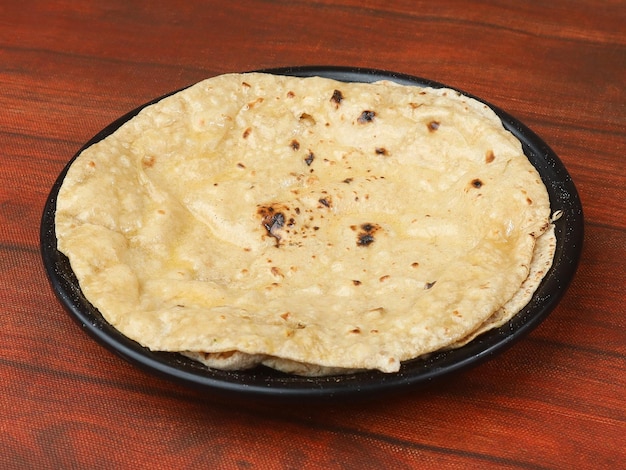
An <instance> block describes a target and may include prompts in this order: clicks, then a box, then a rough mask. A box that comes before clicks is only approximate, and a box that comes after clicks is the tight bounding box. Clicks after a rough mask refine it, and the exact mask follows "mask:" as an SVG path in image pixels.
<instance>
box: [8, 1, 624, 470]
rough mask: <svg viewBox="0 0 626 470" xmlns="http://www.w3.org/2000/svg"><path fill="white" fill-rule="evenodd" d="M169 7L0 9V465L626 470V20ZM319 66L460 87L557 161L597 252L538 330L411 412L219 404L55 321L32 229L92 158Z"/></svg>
mask: <svg viewBox="0 0 626 470" xmlns="http://www.w3.org/2000/svg"><path fill="white" fill-rule="evenodd" d="M174 3H175V2H164V1H161V2H158V1H156V2H126V1H122V0H111V1H107V2H95V1H93V2H78V1H71V0H65V1H61V0H52V1H46V2H42V1H30V0H22V1H20V2H3V4H2V5H0V87H1V88H0V90H1V91H0V149H1V154H0V156H1V158H2V165H1V166H0V181H1V182H2V185H1V186H0V227H1V229H0V236H1V237H0V266H1V269H0V305H1V311H0V338H1V342H0V383H2V392H0V468H7V469H13V468H55V469H56V468H167V469H169V468H241V469H249V468H293V469H296V468H355V469H369V468H563V469H571V468H618V467H620V466H622V468H623V466H624V465H625V464H624V462H625V458H626V450H625V449H626V445H625V444H626V308H625V307H624V305H625V304H626V293H625V292H626V290H625V285H626V264H625V263H626V189H625V188H626V170H625V169H624V163H625V160H624V157H625V155H626V92H625V87H626V26H625V25H626V4H624V2H623V1H621V0H612V1H610V0H607V1H604V2H593V1H591V0H586V1H583V0H581V1H578V2H567V1H564V0H557V1H553V2H539V1H534V2H506V1H503V0H501V1H497V0H494V1H490V2H484V3H486V4H481V5H472V4H470V3H469V2H465V1H451V2H432V1H408V0H407V1H379V2H375V1H363V2H358V1H356V0H339V1H335V2H330V1H322V0H320V1H309V2H304V1H295V2H280V1H240V2H217V1H208V2H207V1H205V2H201V1H186V2H177V3H178V4H179V5H178V6H177V7H176V8H174V6H173V5H174ZM307 64H309V65H312V64H315V65H318V64H323V65H327V64H333V65H349V66H361V67H370V68H378V69H386V70H394V71H398V72H402V73H406V74H412V75H416V76H420V77H427V78H430V79H432V80H436V81H439V82H443V83H446V84H448V85H450V86H454V87H458V88H460V89H463V90H465V91H467V92H469V93H472V94H474V95H477V96H480V97H482V98H484V99H486V100H488V101H490V102H491V103H493V104H495V105H497V106H499V107H501V108H503V109H504V110H506V111H508V112H509V113H511V114H512V115H513V116H515V117H517V118H518V119H520V120H521V121H523V122H524V123H526V124H527V125H528V126H529V127H530V128H531V129H533V130H534V131H535V132H537V133H538V134H539V135H540V136H542V137H543V138H544V140H545V141H546V142H547V143H548V144H549V145H550V146H551V147H552V148H553V149H554V150H555V152H556V153H557V154H558V155H559V156H560V158H561V160H562V161H563V163H564V164H565V165H566V167H567V168H568V170H569V172H570V173H571V176H572V178H573V180H574V181H575V183H576V185H577V187H578V190H579V192H580V196H581V200H582V202H583V206H584V210H585V218H586V239H585V246H584V249H583V253H582V258H581V261H580V265H579V269H578V273H577V276H576V278H575V279H574V281H573V283H572V285H571V287H570V289H569V290H568V292H567V294H566V295H565V297H564V298H563V300H562V302H561V303H560V304H559V306H558V307H557V308H556V309H555V310H554V311H553V313H552V314H551V315H550V316H549V317H548V319H547V320H546V321H545V322H544V323H542V324H541V325H540V327H539V328H537V329H536V330H534V331H533V332H532V333H531V334H530V335H529V336H528V337H526V338H525V339H523V340H522V341H521V342H519V343H518V344H516V345H515V346H514V347H512V348H511V349H509V350H507V351H506V352H505V353H503V354H501V355H499V356H498V357H496V358H494V359H493V360H491V361H489V362H487V363H485V364H482V365H480V366H478V367H476V368H473V369H471V370H468V371H465V372H462V373H460V374H458V375H456V376H454V377H450V378H448V379H446V380H443V381H440V382H437V383H435V384H433V385H432V386H431V387H427V388H425V389H419V390H415V391H413V392H412V393H405V394H402V395H400V396H390V397H387V396H384V397H380V398H374V399H371V400H366V401H361V400H355V401H353V402H345V401H342V402H330V403H324V404H320V403H311V402H307V401H304V400H301V401H298V402H296V403H289V404H287V403H285V404H268V403H265V402H259V401H255V400H248V401H243V402H236V403H235V402H233V403H229V402H228V401H227V400H226V401H225V400H223V399H217V398H216V397H214V396H212V395H211V394H210V393H203V392H199V391H194V390H190V389H187V388H185V387H182V386H179V385H177V384H174V383H171V382H169V381H166V380H162V379H160V378H157V377H154V376H152V375H149V374H146V373H144V372H142V371H140V370H138V369H137V368H136V367H134V366H132V365H130V364H129V363H127V362H125V361H124V360H122V359H120V358H119V357H118V356H116V355H114V354H113V353H110V352H109V351H108V350H105V349H104V348H102V347H101V346H99V345H98V344H97V343H96V342H94V341H93V340H92V339H91V338H90V337H88V336H87V335H85V334H84V332H83V331H81V328H80V327H79V326H78V325H77V324H76V323H75V322H74V321H73V320H72V319H71V318H70V317H69V315H67V314H66V313H65V311H64V309H63V308H62V306H61V305H60V304H59V302H58V301H57V300H56V298H55V296H54V294H53V292H52V290H51V289H50V287H49V284H48V280H47V278H46V275H45V272H44V269H43V267H42V263H41V257H40V252H39V235H38V231H39V224H40V217H41V212H42V208H43V204H44V202H45V200H46V197H47V195H48V192H49V190H50V188H51V186H52V184H53V182H54V180H55V178H56V177H57V175H58V174H59V172H60V171H61V170H62V168H63V167H64V165H65V164H66V163H67V161H68V160H69V159H70V158H71V156H72V155H73V154H74V153H75V152H76V151H77V150H78V149H79V148H80V147H81V145H82V144H83V143H84V142H86V141H87V140H88V139H89V138H91V137H92V136H93V135H94V134H95V133H96V132H98V131H99V130H100V129H102V128H103V127H105V126H106V125H107V124H108V123H110V122H111V121H113V120H114V119H115V118H117V117H118V116H120V115H122V114H124V113H125V112H127V111H129V110H130V109H132V108H134V107H136V106H138V105H140V104H142V103H144V102H146V101H148V100H150V99H152V98H154V97H157V96H160V95H162V94H164V93H166V92H169V91H172V90H175V89H179V88H181V87H183V86H186V85H189V84H191V83H194V82H196V81H199V80H201V79H203V78H206V77H210V76H213V75H216V74H219V73H224V72H232V71H247V70H253V69H260V68H266V67H279V66H288V65H307Z"/></svg>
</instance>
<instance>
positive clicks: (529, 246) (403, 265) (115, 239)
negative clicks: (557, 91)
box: [56, 73, 551, 375]
mask: <svg viewBox="0 0 626 470" xmlns="http://www.w3.org/2000/svg"><path fill="white" fill-rule="evenodd" d="M549 217H550V207H549V200H548V195H547V191H546V188H545V186H544V185H543V183H542V182H541V179H540V177H539V175H538V173H537V171H536V170H535V169H534V167H533V166H532V165H531V164H530V162H529V161H528V159H527V158H526V157H525V155H524V153H523V151H522V148H521V144H520V142H519V141H518V140H517V139H515V137H514V136H513V135H512V134H510V133H509V132H508V131H506V130H505V129H504V128H503V126H502V124H501V122H500V120H499V118H498V117H497V116H496V115H495V113H494V112H493V111H492V110H491V109H489V108H488V107H487V106H485V105H483V104H482V103H479V102H477V101H475V100H473V99H470V98H468V97H465V96H462V95H461V94H459V93H458V92H456V91H453V90H449V89H431V88H420V87H407V86H401V85H397V84H395V83H392V82H388V81H385V82H379V83H375V84H361V83H342V82H337V81H333V80H329V79H325V78H319V77H312V78H296V77H286V76H275V75H270V74H258V73H250V74H228V75H222V76H218V77H215V78H212V79H208V80H205V81H203V82H200V83H198V84H196V85H194V86H192V87H190V88H188V89H186V90H184V91H182V92H179V93H177V94H174V95H172V96H169V97H167V98H165V99H163V100H161V101H160V102H158V103H156V104H154V105H151V106H149V107H147V108H145V109H144V110H142V111H141V112H140V113H139V115H137V116H136V117H135V118H133V119H131V120H130V121H129V122H127V123H126V124H124V125H123V126H122V127H120V129H118V130H117V131H116V132H115V133H113V134H112V135H110V136H109V137H107V138H105V139H104V140H102V141H101V142H99V143H97V144H95V145H93V146H91V147H90V148H88V149H86V150H85V151H83V152H82V154H81V155H80V156H79V157H78V158H77V159H76V160H75V162H74V163H73V164H72V166H71V167H70V169H69V171H68V173H67V175H66V177H65V180H64V183H63V186H62V187H61V190H60V192H59V197H58V201H57V213H56V233H57V238H58V247H59V250H61V251H62V252H63V253H65V254H66V255H67V256H68V258H69V260H70V263H71V266H72V269H73V270H74V272H75V274H76V276H77V278H78V280H79V284H80V286H81V289H82V290H83V292H84V294H85V296H86V297H87V298H88V299H89V300H90V302H91V303H92V304H93V305H94V306H95V307H96V308H98V310H99V311H100V312H101V313H102V315H103V316H104V318H105V319H106V320H107V321H108V322H110V323H111V324H112V325H113V326H114V327H116V328H117V329H119V330H120V331H121V332H122V333H123V334H125V335H126V336H128V337H130V338H132V339H134V340H135V341H137V342H139V343H140V344H142V345H144V346H145V347H148V348H150V349H152V350H159V351H172V352H183V353H185V354H187V355H189V356H191V357H194V358H195V359H198V360H202V361H203V362H205V363H207V364H209V365H211V366H212V367H218V368H226V369H228V368H233V367H235V368H245V367H251V366H254V365H256V364H259V363H263V364H266V365H268V366H270V367H275V368H278V369H280V370H286V371H289V372H292V373H301V374H307V375H316V374H320V373H321V374H325V373H336V372H341V371H351V370H355V369H356V370H359V369H378V370H381V371H384V372H394V371H397V370H398V369H399V366H400V363H401V362H402V361H405V360H408V359H412V358H415V357H418V356H421V355H423V354H427V353H429V352H432V351H436V350H439V349H442V348H445V347H449V346H450V345H454V344H455V343H457V342H460V341H463V340H464V338H469V337H471V335H472V334H473V333H474V332H477V331H479V330H478V329H479V328H480V327H481V325H485V322H488V321H489V322H492V321H493V316H494V314H496V312H498V311H500V310H501V309H502V308H503V306H505V305H506V304H507V302H510V301H512V299H513V298H514V296H519V295H520V294H519V293H520V292H526V291H527V290H528V286H527V285H523V283H524V282H528V281H527V279H531V281H530V286H531V287H532V288H534V287H536V285H538V283H537V282H536V280H537V279H538V277H537V276H536V275H531V277H530V278H529V272H530V266H531V263H532V260H533V256H534V253H535V251H536V250H535V247H536V240H537V239H539V238H540V237H541V236H542V234H544V233H545V232H546V231H547V230H548V229H549V227H550V223H549ZM540 246H542V245H540ZM541 253H546V254H539V255H538V256H539V257H540V258H545V257H548V258H551V255H550V254H549V252H548V250H545V251H544V249H542V252H541ZM543 266H544V267H545V264H544V265H543ZM540 270H542V271H545V269H540ZM522 297H523V298H524V299H525V298H526V297H524V296H522ZM522 297H520V298H522ZM513 302H514V303H515V308H513V309H509V308H508V307H504V308H505V310H506V311H507V312H509V311H511V312H512V311H513V310H515V309H517V306H518V304H519V303H522V302H523V300H521V301H515V300H513ZM520 308H521V307H520ZM490 319H491V320H490ZM496 323H497V322H496Z"/></svg>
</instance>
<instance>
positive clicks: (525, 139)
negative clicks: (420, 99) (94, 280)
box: [41, 67, 583, 398]
mask: <svg viewBox="0 0 626 470" xmlns="http://www.w3.org/2000/svg"><path fill="white" fill-rule="evenodd" d="M265 72H270V73H275V74H282V75H294V76H300V77H305V76H322V77H328V78H334V79H337V80H341V81H348V82H350V81H352V82H373V81H377V80H382V79H387V80H393V81H395V82H398V83H401V84H406V85H419V86H431V87H442V86H444V85H442V84H439V83H436V82H432V81H430V80H425V79H422V78H418V77H412V76H409V75H404V74H398V73H391V72H385V71H380V70H370V69H358V68H342V67H293V68H283V69H272V70H265ZM459 91H461V90H459ZM461 92H462V93H464V94H465V95H467V96H471V95H469V94H467V93H465V92H463V91H461ZM161 98H163V97H161ZM161 98H158V99H156V100H154V101H151V102H150V103H146V104H145V105H143V106H141V107H139V108H137V109H135V110H133V111H132V112H130V113H128V114H126V115H125V116H122V117H121V118H119V119H118V120H116V121H115V122H113V123H112V124H110V125H109V126H107V127H106V128H105V129H103V130H102V131H101V132H100V133H98V134H97V135H96V136H94V137H93V138H92V139H91V140H90V141H89V142H87V144H85V146H84V147H83V148H86V147H88V146H90V145H93V144H94V143H96V142H98V141H99V140H102V139H103V138H104V137H106V136H108V135H109V134H111V133H113V132H114V131H115V130H116V129H117V128H119V127H120V126H121V125H122V124H123V123H125V122H126V121H128V120H129V119H131V118H132V117H133V116H135V115H136V114H137V113H138V112H139V111H140V110H141V109H142V108H144V107H145V106H147V105H149V104H152V103H154V102H156V101H158V100H160V99H161ZM473 98H475V99H477V98H476V97H473ZM479 101H483V100H479ZM483 102H484V101H483ZM485 103H486V102H485ZM486 104H488V105H489V106H490V107H491V108H492V109H494V111H495V112H496V113H497V114H498V115H499V116H500V118H501V119H502V121H503V123H504V126H505V127H506V128H507V129H508V130H509V131H511V132H512V133H513V134H514V135H515V136H516V137H517V138H518V139H519V140H520V141H521V142H522V145H523V148H524V152H525V154H526V155H527V156H528V158H529V160H530V161H531V162H532V164H533V165H534V166H535V167H536V168H537V170H538V171H539V173H540V175H541V177H542V179H543V181H544V183H545V185H546V187H547V188H548V192H549V195H550V203H551V207H552V209H553V210H554V211H557V210H560V211H562V212H563V216H562V217H561V218H560V219H559V220H558V221H557V222H556V223H555V225H556V236H557V248H556V255H555V260H554V264H553V266H552V268H551V269H550V271H549V272H548V273H547V275H546V277H545V278H544V280H543V282H542V283H541V285H540V286H539V289H538V290H537V292H536V293H535V295H534V296H533V298H532V300H531V302H530V303H529V304H528V305H527V306H526V307H525V308H524V309H523V310H522V311H521V312H520V313H519V314H517V315H516V316H515V317H514V318H513V319H511V321H509V322H508V323H507V324H506V325H504V326H502V327H501V328H498V329H496V330H492V331H489V332H487V333H485V334H483V335H482V336H480V337H478V338H477V339H475V340H474V341H472V342H471V343H469V344H467V345H466V346H464V347H462V348H459V349H456V350H452V351H445V352H439V353H435V354H432V355H431V356H430V357H429V358H427V359H416V360H413V361H408V362H405V363H404V364H402V367H401V369H400V371H399V372H397V373H392V374H385V373H382V372H378V371H368V372H362V373H357V374H350V375H343V376H333V377H322V378H307V377H298V376H293V375H287V374H282V373H279V372H276V371H274V370H271V369H267V368H264V367H259V368H256V369H253V370H249V371H241V372H226V371H219V370H212V369H208V368H206V367H204V366H203V365H201V364H199V363H197V362H194V361H192V360H190V359H187V358H185V357H183V356H181V355H179V354H176V353H163V352H153V351H150V350H148V349H146V348H144V347H142V346H140V345H139V344H138V343H136V342H134V341H132V340H130V339H128V338H126V337H125V336H123V335H122V334H120V333H119V332H118V331H117V330H116V329H115V328H113V327H112V326H111V325H109V324H108V323H107V322H106V321H105V320H104V319H103V317H102V315H101V314H100V312H98V310H97V309H95V308H94V307H93V306H92V305H91V304H90V303H89V302H88V301H87V299H85V297H84V296H83V294H82V292H81V290H80V287H79V286H78V282H77V280H76V278H75V276H74V273H73V272H72V269H71V267H70V264H69V261H68V259H67V258H66V257H65V256H64V255H63V254H61V253H60V252H59V251H58V250H57V240H56V234H55V229H54V215H55V209H56V200H57V195H58V192H59V188H60V186H61V184H62V182H63V178H64V177H65V174H66V172H67V169H68V168H69V165H70V164H71V163H72V161H73V160H74V159H75V158H76V156H78V153H80V152H78V153H77V154H76V155H75V156H74V158H72V160H71V161H70V162H69V163H68V165H67V166H66V168H65V169H64V170H63V172H62V173H61V174H60V175H59V177H58V179H57V181H56V183H55V184H54V186H53V187H52V190H51V192H50V196H49V197H48V200H47V202H46V205H45V209H44V212H43V217H42V222H41V252H42V256H43V263H44V265H45V268H46V270H47V273H48V276H49V278H50V282H51V284H52V287H53V289H54V291H55V293H56V295H57V297H58V298H59V300H60V301H61V303H62V304H63V305H64V307H65V308H66V309H67V310H68V312H69V313H70V315H71V316H72V317H73V318H74V319H75V320H76V321H78V323H79V324H80V325H82V327H83V328H84V329H85V330H86V331H87V333H89V334H90V335H91V336H93V337H94V338H95V339H96V340H97V341H98V342H100V343H101V344H102V345H104V346H105V347H106V348H108V349H110V350H111V351H114V352H115V353H117V354H119V355H120V356H121V357H123V358H124V359H126V360H128V361H130V362H131V363H133V364H135V365H137V366H139V367H140V368H142V369H144V370H147V371H149V372H151V373H155V374H157V375H160V376H162V377H165V378H167V379H171V380H173V381H176V382H178V383H181V384H184V385H188V386H192V387H195V388H200V389H204V390H211V391H216V392H225V393H229V394H239V395H248V396H253V395H254V396H257V397H261V396H264V397H270V396H271V397H282V398H288V397H291V398H298V397H301V398H304V397H307V398H314V397H318V398H319V397H323V398H332V397H339V396H347V395H355V394H367V395H369V394H372V393H374V392H375V393H380V392H383V391H391V390H394V391H398V390H402V389H405V388H408V387H415V386H418V385H424V384H427V383H429V382H431V381H433V380H434V379H438V378H441V377H444V376H450V375H452V374H454V373H457V372H458V371H460V370H462V369H465V368H467V367H469V366H474V365H476V364H478V363H480V362H482V361H484V360H486V359H488V358H490V357H492V356H493V355H495V354H496V353H499V352H501V351H503V350H504V349H505V348H507V347H508V346H510V345H511V344H512V343H513V342H515V341H516V340H518V339H520V338H521V337H523V336H524V335H525V334H527V333H528V332H529V331H531V330H532V329H533V328H535V327H536V326H537V325H538V324H539V323H540V322H541V321H543V320H544V319H545V318H546V317H547V315H548V314H549V313H550V312H551V311H552V310H553V309H554V308H555V306H556V305H557V303H558V302H559V300H560V299H561V297H562V296H563V294H564V293H565V291H566V289H567V287H568V285H569V284H570V282H571V280H572V278H573V276H574V274H575V271H576V267H577V265H578V259H579V257H580V252H581V249H582V243H583V213H582V207H581V204H580V200H579V197H578V193H577V191H576V187H575V186H574V183H573V182H572V180H571V178H570V175H569V174H568V172H567V170H566V169H565V167H564V166H563V164H562V163H561V161H560V160H559V158H558V157H557V156H556V155H555V154H554V152H553V151H552V150H551V149H550V148H549V147H548V146H547V145H546V144H545V142H543V140H541V139H540V138H539V137H538V136H537V135H536V134H535V133H533V132H532V131H531V130H530V129H528V128H527V127H526V126H525V125H524V124H522V123H521V122H519V121H518V120H516V119H514V118H513V117H512V116H510V115H508V114H507V113H505V112H503V111H501V110H499V109H497V108H495V107H494V106H492V105H490V104H489V103H486ZM81 150H82V149H81Z"/></svg>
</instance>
